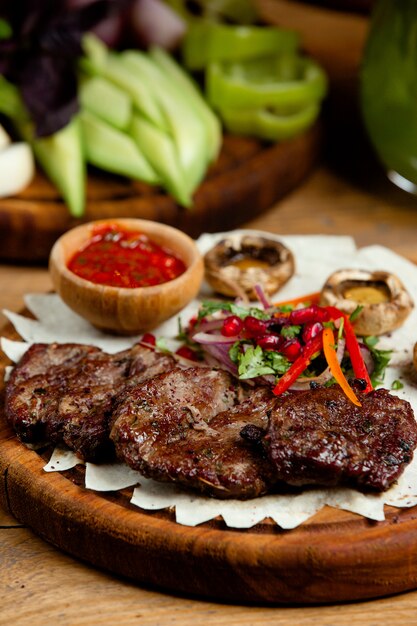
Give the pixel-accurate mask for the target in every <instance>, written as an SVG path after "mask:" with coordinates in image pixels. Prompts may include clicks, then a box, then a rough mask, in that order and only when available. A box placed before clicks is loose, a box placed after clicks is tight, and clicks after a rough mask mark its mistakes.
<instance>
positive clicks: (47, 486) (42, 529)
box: [0, 325, 417, 604]
mask: <svg viewBox="0 0 417 626" xmlns="http://www.w3.org/2000/svg"><path fill="white" fill-rule="evenodd" d="M1 334H2V335H6V336H9V337H12V338H16V337H17V335H16V333H15V331H14V330H13V329H12V327H11V326H10V325H8V326H6V327H5V328H3V329H2V333H1ZM5 364H6V358H5V357H4V356H3V357H2V358H0V375H1V373H2V372H1V370H2V368H3V366H4V365H5ZM1 379H2V377H1ZM3 392H4V389H2V390H1V398H0V503H1V505H2V506H3V507H4V508H5V509H6V510H8V511H10V513H11V514H12V515H14V516H15V517H16V518H17V519H18V520H19V521H20V522H22V523H23V524H26V525H27V526H29V527H30V528H32V529H33V530H34V531H35V532H36V533H37V534H38V535H40V536H41V537H42V538H43V539H45V540H46V541H49V542H50V543H52V544H53V545H55V546H57V547H58V548H60V549H62V550H64V551H66V552H68V553H70V554H71V555H73V556H75V557H78V558H79V559H81V560H84V561H86V562H88V563H91V564H93V565H95V566H97V567H100V568H104V569H106V570H109V571H110V572H112V573H114V574H118V575H122V576H126V577H128V578H130V579H132V580H134V581H136V582H137V583H143V584H151V585H156V586H157V587H159V588H161V589H167V590H174V591H178V592H181V593H185V594H188V595H193V596H200V597H201V596H203V597H209V598H214V599H218V600H226V601H232V602H237V603H243V602H257V603H259V602H262V603H283V604H315V603H324V602H327V603H333V602H338V601H348V600H360V599H365V598H374V597H378V596H384V595H388V594H393V593H398V592H402V591H406V590H409V589H414V588H416V587H417V507H414V508H410V509H396V508H393V507H386V520H385V521H384V522H371V521H368V520H366V519H364V518H362V517H360V516H358V515H355V514H351V513H346V512H343V511H337V510H335V509H331V508H327V507H326V508H324V509H323V510H322V511H320V512H319V513H317V514H316V515H315V516H314V517H313V518H312V519H311V520H309V521H308V522H306V523H304V524H302V525H301V526H300V527H298V528H297V529H295V530H291V531H284V530H281V529H280V528H279V527H278V526H276V525H275V524H274V523H273V522H272V521H268V520H266V521H265V522H264V523H262V524H258V525H257V526H255V527H254V528H252V529H250V530H244V531H240V530H233V529H230V528H227V527H226V526H225V525H224V523H223V522H222V520H221V519H218V520H213V521H212V522H209V523H205V524H201V525H199V526H198V527H196V528H191V527H186V526H181V525H179V524H177V523H176V522H175V521H174V518H173V514H172V513H170V512H168V511H163V512H155V513H150V512H146V511H142V510H141V509H138V508H137V507H133V506H132V505H131V504H130V503H129V499H130V496H131V490H129V489H127V490H124V491H123V492H117V493H116V492H114V493H108V494H104V495H101V494H99V493H95V492H92V491H89V490H87V489H85V488H84V487H83V486H82V485H83V484H84V482H83V481H84V478H83V469H82V468H80V467H77V468H75V469H73V470H70V471H67V472H63V473H62V474H58V473H53V474H46V473H45V472H43V470H42V467H43V465H44V464H45V459H46V458H47V454H46V453H45V454H44V456H42V455H40V454H38V453H37V452H34V451H31V450H29V449H27V448H26V447H25V446H23V445H22V444H21V443H19V441H18V440H17V439H16V437H15V436H14V433H13V432H12V431H11V429H10V428H9V427H8V425H7V424H6V421H5V419H4V409H3Z"/></svg>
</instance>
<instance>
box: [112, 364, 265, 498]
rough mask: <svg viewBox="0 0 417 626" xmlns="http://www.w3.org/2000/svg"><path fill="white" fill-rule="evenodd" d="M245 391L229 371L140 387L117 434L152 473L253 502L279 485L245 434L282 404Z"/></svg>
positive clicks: (121, 412)
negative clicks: (248, 426)
mask: <svg viewBox="0 0 417 626" xmlns="http://www.w3.org/2000/svg"><path fill="white" fill-rule="evenodd" d="M244 396H245V390H244V389H243V388H242V387H241V386H240V385H239V384H237V383H236V381H234V380H233V378H232V377H231V376H230V375H229V374H228V373H227V372H224V371H221V370H211V369H207V368H201V367H193V368H189V369H187V370H181V369H178V368H177V369H173V370H171V371H170V372H169V373H167V374H162V375H160V376H157V377H155V378H153V379H151V380H149V381H147V382H146V383H144V384H143V385H141V386H140V387H137V388H136V389H135V390H133V393H132V394H131V396H130V397H129V398H127V399H126V401H125V402H123V403H120V404H119V406H118V407H117V409H116V415H115V424H114V426H113V429H112V432H111V437H112V439H113V441H114V443H115V446H116V451H117V454H118V456H119V457H120V458H121V459H122V460H124V461H125V462H126V463H127V464H128V465H130V466H131V467H133V468H134V469H137V470H139V471H140V472H142V473H143V474H144V475H145V476H148V477H151V478H155V479H157V480H159V481H165V482H166V481H169V482H172V481H174V482H177V483H180V484H182V485H183V486H186V487H191V488H193V489H197V490H199V491H202V492H203V493H206V494H208V495H212V496H216V497H219V498H253V497H255V496H258V495H260V494H262V493H265V492H266V491H267V489H268V487H269V486H270V484H271V483H272V480H273V479H272V471H271V470H272V467H271V464H270V463H269V461H268V460H267V459H265V458H264V456H263V455H262V454H261V453H260V451H259V450H256V449H255V448H253V447H252V446H250V445H248V444H247V443H246V442H245V441H244V440H243V439H242V438H241V437H240V431H241V429H242V427H243V426H244V425H245V424H246V423H247V422H248V421H249V420H250V421H251V422H252V423H253V421H255V423H257V424H258V425H259V426H261V427H263V428H266V426H267V411H268V409H269V408H270V406H271V404H272V403H273V402H275V399H274V397H273V395H272V394H271V392H270V391H268V390H267V389H265V388H263V389H258V390H255V391H254V392H252V394H251V396H250V398H248V399H246V400H245V399H244Z"/></svg>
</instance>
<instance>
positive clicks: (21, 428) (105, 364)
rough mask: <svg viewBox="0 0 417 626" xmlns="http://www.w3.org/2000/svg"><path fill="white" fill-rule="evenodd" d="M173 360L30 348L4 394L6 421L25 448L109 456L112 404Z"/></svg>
mask: <svg viewBox="0 0 417 626" xmlns="http://www.w3.org/2000/svg"><path fill="white" fill-rule="evenodd" d="M174 363H175V361H174V359H172V358H171V357H168V356H166V355H162V354H159V353H157V352H154V351H153V350H151V349H149V348H146V347H144V346H143V345H140V344H136V345H135V346H133V347H132V348H131V349H129V350H124V351H122V352H119V353H117V354H107V353H105V352H103V351H102V350H100V349H99V348H94V347H92V346H85V345H78V344H51V345H47V344H35V345H33V346H32V347H31V348H29V350H28V351H27V352H26V354H25V355H24V356H23V358H22V360H21V361H20V363H19V364H18V365H17V366H16V367H15V368H14V370H13V372H12V375H11V377H10V380H9V382H8V384H7V388H6V417H7V419H8V421H9V422H10V424H11V425H12V426H13V428H14V429H15V431H16V433H17V434H18V436H19V437H20V439H21V440H22V441H24V442H26V443H34V442H39V441H43V440H47V441H53V442H55V443H61V442H63V443H65V444H66V445H67V446H68V447H69V448H71V449H72V450H74V451H75V452H77V453H78V454H79V455H80V456H81V457H82V458H83V459H85V460H90V461H92V460H94V461H97V460H102V459H104V458H107V457H108V456H109V455H111V453H112V451H113V446H112V444H111V442H110V440H109V430H110V425H109V420H110V416H111V411H112V408H113V403H114V399H115V397H116V395H117V394H119V393H121V392H122V390H123V388H124V386H125V385H126V384H127V383H128V382H129V380H131V379H134V381H135V382H138V381H139V382H141V381H143V380H145V379H146V377H147V376H148V375H150V376H153V375H155V374H156V373H158V372H160V371H166V370H167V369H169V367H172V366H173V364H174Z"/></svg>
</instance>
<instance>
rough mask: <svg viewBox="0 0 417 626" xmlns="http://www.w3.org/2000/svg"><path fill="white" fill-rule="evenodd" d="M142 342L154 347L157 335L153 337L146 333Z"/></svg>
mask: <svg viewBox="0 0 417 626" xmlns="http://www.w3.org/2000/svg"><path fill="white" fill-rule="evenodd" d="M141 341H142V342H143V343H147V344H149V345H150V346H154V345H155V344H156V338H155V335H152V333H145V334H144V335H143V337H142V339H141Z"/></svg>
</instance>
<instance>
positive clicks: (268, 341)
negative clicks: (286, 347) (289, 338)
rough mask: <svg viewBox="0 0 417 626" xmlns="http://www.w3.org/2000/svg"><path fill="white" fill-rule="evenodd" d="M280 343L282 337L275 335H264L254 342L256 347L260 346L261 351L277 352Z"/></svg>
mask: <svg viewBox="0 0 417 626" xmlns="http://www.w3.org/2000/svg"><path fill="white" fill-rule="evenodd" d="M282 342H283V339H282V337H278V336H277V335H265V336H264V337H259V339H257V340H256V343H257V345H258V346H261V348H262V350H278V349H279V347H280V346H281V345H282Z"/></svg>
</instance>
